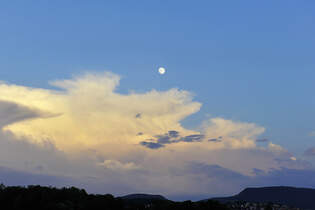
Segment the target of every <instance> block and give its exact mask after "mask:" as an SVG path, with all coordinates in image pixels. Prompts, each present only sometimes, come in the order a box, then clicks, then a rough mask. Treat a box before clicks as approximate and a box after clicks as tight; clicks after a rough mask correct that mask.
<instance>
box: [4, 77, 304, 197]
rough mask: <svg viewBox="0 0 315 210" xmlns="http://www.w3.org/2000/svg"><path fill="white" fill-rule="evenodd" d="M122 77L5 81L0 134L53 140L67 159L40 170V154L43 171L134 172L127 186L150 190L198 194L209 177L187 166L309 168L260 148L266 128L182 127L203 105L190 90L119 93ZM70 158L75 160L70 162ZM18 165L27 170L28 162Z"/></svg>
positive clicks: (211, 123)
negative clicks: (45, 83) (42, 83)
mask: <svg viewBox="0 0 315 210" xmlns="http://www.w3.org/2000/svg"><path fill="white" fill-rule="evenodd" d="M119 80H120V78H119V76H118V75H116V74H113V73H108V72H105V73H97V74H96V73H94V74H92V73H87V74H84V75H81V76H78V77H74V78H72V79H69V80H58V81H55V82H52V85H54V86H55V88H54V89H40V88H30V87H24V86H18V85H12V84H6V83H1V84H0V116H4V117H3V118H2V119H1V120H0V125H1V129H2V130H1V132H0V137H3V138H6V139H10V141H18V140H20V141H27V145H35V146H36V151H37V150H38V151H40V149H38V148H40V147H42V148H43V150H47V143H48V144H49V145H51V147H50V146H48V148H51V149H50V150H49V151H51V157H54V158H55V157H57V156H59V157H61V156H62V160H59V161H58V163H57V164H56V163H55V164H54V163H53V161H52V160H51V159H47V160H45V163H46V165H44V166H43V167H42V165H41V164H40V158H37V159H36V158H34V159H33V160H32V162H34V163H36V164H33V165H34V167H33V168H36V167H37V168H38V169H42V170H39V171H41V172H42V171H45V173H51V172H52V171H54V172H56V171H58V174H59V175H63V172H64V174H66V175H70V176H71V174H75V175H77V174H82V175H83V176H84V177H94V178H95V179H97V180H102V181H103V182H104V180H103V179H104V174H106V178H107V179H108V183H115V182H117V183H119V182H121V180H127V179H126V177H127V176H128V180H134V181H131V182H126V183H123V184H126V185H128V187H129V188H128V189H138V190H142V191H143V190H151V192H152V189H156V190H159V192H162V191H163V192H165V191H167V192H168V193H182V192H184V191H185V189H187V188H185V187H189V189H194V190H195V193H200V192H201V191H200V190H199V188H198V186H197V183H196V182H195V181H192V180H195V179H196V180H200V179H209V176H204V175H203V174H196V175H194V176H192V174H191V173H187V171H185V170H181V169H182V168H185V167H186V166H187V164H188V165H189V164H190V163H196V164H197V165H199V166H201V165H220V167H224V168H227V169H228V170H231V171H235V174H236V173H240V174H243V175H244V176H255V173H253V168H255V169H257V170H261V171H264V172H266V173H267V172H268V171H270V170H274V169H277V168H278V169H281V168H282V167H283V166H285V167H286V168H292V169H303V168H305V167H308V166H307V164H305V163H302V162H300V161H299V160H297V159H296V158H295V157H294V158H292V157H293V156H292V155H291V154H290V153H289V152H288V151H287V150H285V149H284V148H282V147H281V146H279V145H276V144H274V143H272V142H269V144H268V145H267V147H261V146H257V145H256V142H257V141H256V139H257V138H258V137H259V136H260V135H261V134H262V133H263V132H264V131H265V129H264V128H263V127H261V126H258V125H256V124H254V123H245V122H235V121H232V120H227V119H223V118H210V119H208V120H206V121H205V122H201V125H200V127H199V129H198V130H192V129H187V128H184V127H183V126H182V125H181V123H180V122H181V120H183V119H185V118H186V117H188V116H190V115H192V114H194V113H196V112H198V111H199V110H200V107H201V103H199V102H195V101H193V94H191V93H190V92H188V91H184V90H178V89H170V90H168V91H157V90H151V91H148V92H145V93H135V92H131V93H129V94H120V93H118V92H117V91H116V88H117V86H118V85H119ZM8 109H9V111H5V110H8ZM12 110H13V111H12ZM14 110H18V111H14ZM14 113H18V114H15V115H14ZM8 133H9V136H10V137H8V135H7V134H8ZM6 142H9V141H6ZM43 145H44V146H43ZM45 145H46V146H45ZM18 151H20V152H21V153H23V149H21V150H18ZM38 153H40V152H38ZM23 157H24V156H23ZM52 159H53V158H52ZM67 161H70V162H71V161H74V162H72V167H68V165H66V164H65V163H64V162H67ZM24 165H25V164H24ZM56 165H59V166H60V167H59V168H58V167H57V166H56ZM6 166H10V165H6ZM38 166H41V167H40V168H39V167H38ZM14 168H18V169H23V164H22V165H21V164H17V165H16V167H14ZM69 168H71V169H69ZM175 169H179V170H175ZM191 169H192V170H196V172H197V171H198V170H197V168H191ZM211 171H220V170H217V168H211ZM203 173H204V172H203ZM231 174H233V173H231ZM137 183H146V185H145V186H143V185H142V186H140V185H138V184H137ZM170 183H172V184H170ZM171 185H172V187H171V188H170V186H171ZM141 187H142V188H141ZM198 190H199V191H198ZM203 193H204V192H203Z"/></svg>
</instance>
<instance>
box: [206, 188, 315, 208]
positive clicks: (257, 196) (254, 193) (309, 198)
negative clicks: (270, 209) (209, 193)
mask: <svg viewBox="0 0 315 210" xmlns="http://www.w3.org/2000/svg"><path fill="white" fill-rule="evenodd" d="M212 200H217V201H220V202H229V201H248V202H272V203H279V204H285V205H289V206H294V207H299V208H303V209H315V189H310V188H296V187H285V186H280V187H261V188H246V189H244V190H243V191H242V192H240V193H239V194H237V195H234V196H231V197H221V198H212Z"/></svg>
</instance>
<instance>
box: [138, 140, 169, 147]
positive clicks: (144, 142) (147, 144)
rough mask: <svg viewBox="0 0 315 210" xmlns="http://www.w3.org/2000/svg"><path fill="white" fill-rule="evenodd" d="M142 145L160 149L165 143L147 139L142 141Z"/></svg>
mask: <svg viewBox="0 0 315 210" xmlns="http://www.w3.org/2000/svg"><path fill="white" fill-rule="evenodd" d="M140 144H141V145H142V146H145V147H147V148H150V149H159V148H161V147H164V145H163V144H160V143H154V142H146V141H143V142H141V143H140Z"/></svg>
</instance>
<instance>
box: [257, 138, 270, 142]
mask: <svg viewBox="0 0 315 210" xmlns="http://www.w3.org/2000/svg"><path fill="white" fill-rule="evenodd" d="M268 141H269V140H268V139H256V142H268Z"/></svg>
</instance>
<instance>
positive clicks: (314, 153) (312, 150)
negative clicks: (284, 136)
mask: <svg viewBox="0 0 315 210" xmlns="http://www.w3.org/2000/svg"><path fill="white" fill-rule="evenodd" d="M304 155H305V156H313V157H315V147H311V148H309V149H307V150H306V151H305V152H304Z"/></svg>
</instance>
